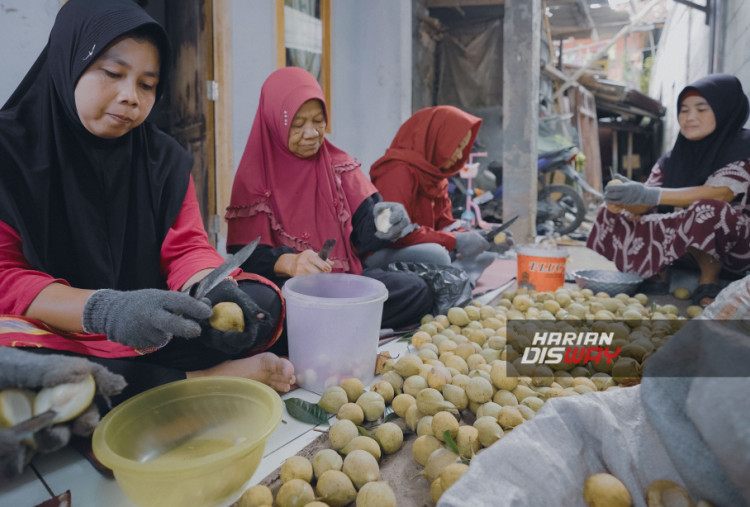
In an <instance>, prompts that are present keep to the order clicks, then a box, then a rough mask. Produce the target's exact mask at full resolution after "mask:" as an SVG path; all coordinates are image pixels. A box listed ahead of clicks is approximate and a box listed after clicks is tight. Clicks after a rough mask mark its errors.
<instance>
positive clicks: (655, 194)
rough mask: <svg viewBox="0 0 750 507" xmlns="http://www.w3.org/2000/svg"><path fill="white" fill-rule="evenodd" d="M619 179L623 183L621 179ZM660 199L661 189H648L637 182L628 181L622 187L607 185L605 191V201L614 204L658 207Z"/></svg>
mask: <svg viewBox="0 0 750 507" xmlns="http://www.w3.org/2000/svg"><path fill="white" fill-rule="evenodd" d="M617 179H618V180H620V181H622V180H621V179H620V178H617ZM626 180H627V178H626ZM659 199H661V188H659V187H647V186H646V185H644V184H643V183H639V182H637V181H626V182H623V183H621V184H620V185H607V187H606V188H605V189H604V200H605V201H607V202H608V203H612V204H624V205H626V206H631V205H636V204H646V205H649V206H656V205H657V204H659Z"/></svg>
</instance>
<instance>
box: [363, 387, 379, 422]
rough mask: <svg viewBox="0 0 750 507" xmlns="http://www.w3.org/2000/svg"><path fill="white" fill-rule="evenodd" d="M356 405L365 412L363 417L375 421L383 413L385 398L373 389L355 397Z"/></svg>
mask: <svg viewBox="0 0 750 507" xmlns="http://www.w3.org/2000/svg"><path fill="white" fill-rule="evenodd" d="M357 405H359V406H360V408H361V409H362V411H363V412H364V413H365V419H367V420H368V421H377V420H378V419H380V418H381V417H382V416H383V414H384V413H385V400H384V399H383V396H381V395H380V394H378V393H376V392H374V391H367V392H366V393H362V396H360V397H359V398H357Z"/></svg>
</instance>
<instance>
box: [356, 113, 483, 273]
mask: <svg viewBox="0 0 750 507" xmlns="http://www.w3.org/2000/svg"><path fill="white" fill-rule="evenodd" d="M481 124H482V120H481V119H480V118H477V117H476V116H472V115H470V114H468V113H465V112H463V111H461V110H460V109H458V108H455V107H453V106H434V107H428V108H425V109H422V110H420V111H417V112H416V113H414V115H412V117H411V118H409V119H408V120H407V121H406V122H405V123H404V124H403V125H402V126H401V128H400V129H399V130H398V132H397V133H396V137H395V138H394V139H393V142H392V143H391V147H390V148H388V150H386V152H385V155H384V156H382V157H381V158H380V159H378V160H377V161H376V162H375V163H374V164H373V166H372V168H371V169H370V179H371V180H372V182H373V183H374V184H375V186H376V187H377V189H378V191H379V192H380V193H381V195H382V196H383V198H384V199H385V200H386V201H393V202H399V203H402V204H403V205H404V206H405V207H406V210H407V213H408V214H409V217H411V220H412V221H413V222H414V223H416V224H418V225H419V229H417V230H415V231H413V232H412V233H411V234H409V235H407V236H405V237H404V238H402V239H400V240H399V241H398V246H401V247H404V246H411V245H419V244H421V245H422V246H423V247H428V245H429V247H431V248H433V251H434V249H437V251H438V252H442V254H441V255H442V257H443V258H444V261H443V262H442V263H443V264H450V256H449V255H448V254H449V252H450V253H453V254H460V255H462V256H464V257H473V256H475V255H477V254H479V253H481V252H483V251H485V250H487V249H488V248H489V247H490V244H489V242H487V241H486V240H485V239H484V238H483V237H482V236H481V235H480V234H479V233H478V232H476V231H463V230H461V225H462V222H461V221H460V220H456V219H455V218H453V213H452V211H451V200H450V197H449V196H448V178H450V177H451V176H454V175H456V174H458V172H459V171H460V170H461V168H462V167H463V166H464V164H465V163H466V161H467V160H468V158H469V153H470V152H471V148H472V146H473V145H474V141H475V140H476V138H477V133H478V132H479V127H480V126H481ZM454 231H455V232H454ZM437 255H438V253H435V256H437ZM374 257H375V256H373V259H372V260H369V259H368V262H373V261H376V260H377V259H376V258H374Z"/></svg>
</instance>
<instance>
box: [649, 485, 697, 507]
mask: <svg viewBox="0 0 750 507" xmlns="http://www.w3.org/2000/svg"><path fill="white" fill-rule="evenodd" d="M646 503H647V504H648V507H692V506H693V501H692V499H691V498H690V494H689V493H688V492H687V490H686V489H685V488H683V487H682V486H680V485H679V484H677V483H676V482H672V481H668V480H666V479H661V480H658V481H654V482H652V483H651V484H649V486H648V490H647V491H646Z"/></svg>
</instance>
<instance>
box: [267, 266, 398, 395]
mask: <svg viewBox="0 0 750 507" xmlns="http://www.w3.org/2000/svg"><path fill="white" fill-rule="evenodd" d="M281 292H282V294H283V296H284V299H285V300H286V322H287V336H288V339H289V360H290V361H291V362H292V364H293V365H294V373H295V375H296V376H297V383H298V384H299V385H300V387H303V388H305V389H308V390H310V391H313V392H316V393H322V392H323V391H325V389H326V388H328V387H331V386H337V385H339V384H340V383H341V381H342V380H344V379H345V378H348V377H357V378H358V379H360V380H361V381H362V383H363V384H365V385H367V384H369V383H370V382H371V381H372V380H373V378H374V377H375V361H376V359H377V354H378V338H379V333H380V323H381V320H382V316H383V302H384V301H385V300H386V299H387V298H388V290H387V289H386V288H385V285H383V283H382V282H379V281H378V280H374V279H372V278H368V277H366V276H359V275H350V274H344V273H325V274H315V275H303V276H296V277H294V278H291V279H289V280H288V281H287V282H286V283H285V284H284V287H283V288H282V290H281Z"/></svg>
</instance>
